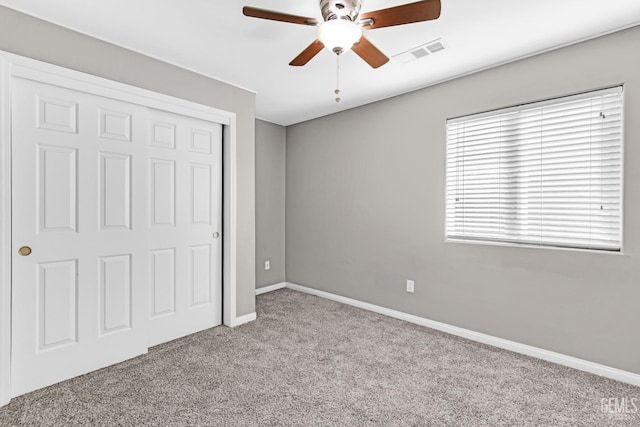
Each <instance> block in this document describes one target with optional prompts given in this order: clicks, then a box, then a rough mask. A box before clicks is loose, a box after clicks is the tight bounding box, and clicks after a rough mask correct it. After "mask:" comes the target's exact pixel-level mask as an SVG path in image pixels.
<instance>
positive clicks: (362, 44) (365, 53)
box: [351, 36, 389, 68]
mask: <svg viewBox="0 0 640 427" xmlns="http://www.w3.org/2000/svg"><path fill="white" fill-rule="evenodd" d="M351 50H353V51H354V52H355V53H356V54H357V55H358V56H359V57H360V58H362V59H364V62H366V63H367V64H369V65H371V67H373V68H378V67H381V66H383V65H384V64H386V63H387V62H389V58H387V56H386V55H385V54H384V53H382V52H380V51H379V50H378V48H377V47H375V46H374V45H372V44H371V42H370V41H369V40H367V39H366V38H365V37H364V36H363V37H361V38H360V41H359V42H358V43H356V44H354V45H353V47H352V48H351Z"/></svg>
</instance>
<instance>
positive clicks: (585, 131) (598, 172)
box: [446, 87, 622, 251]
mask: <svg viewBox="0 0 640 427" xmlns="http://www.w3.org/2000/svg"><path fill="white" fill-rule="evenodd" d="M446 206H447V212H446V234H447V239H448V240H476V241H490V242H507V243H523V244H533V245H545V246H561V247H570V248H588V249H601V250H610V251H619V250H620V248H621V235H622V230H621V229H622V87H616V88H612V89H607V90H601V91H597V92H590V93H585V94H580V95H575V96H570V97H565V98H559V99H554V100H550V101H544V102H538V103H534V104H528V105H522V106H518V107H513V108H508V109H504V110H499V111H491V112H488V113H483V114H477V115H473V116H468V117H461V118H457V119H451V120H448V121H447V202H446Z"/></svg>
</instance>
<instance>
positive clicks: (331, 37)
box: [318, 19, 362, 55]
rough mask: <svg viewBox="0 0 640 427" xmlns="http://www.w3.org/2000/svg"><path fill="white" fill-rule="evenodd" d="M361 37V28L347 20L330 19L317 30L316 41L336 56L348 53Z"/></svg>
mask: <svg viewBox="0 0 640 427" xmlns="http://www.w3.org/2000/svg"><path fill="white" fill-rule="evenodd" d="M361 37H362V28H360V26H359V25H358V24H356V23H355V22H352V21H350V20H348V19H332V20H330V21H326V22H324V23H323V24H321V25H320V28H318V40H320V42H322V44H323V45H324V47H326V48H327V49H329V50H330V51H332V52H334V53H335V54H337V55H340V54H342V53H344V52H347V51H349V50H350V49H351V46H353V45H354V44H356V43H357V42H358V40H360V38H361Z"/></svg>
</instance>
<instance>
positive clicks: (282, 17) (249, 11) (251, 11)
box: [242, 6, 318, 25]
mask: <svg viewBox="0 0 640 427" xmlns="http://www.w3.org/2000/svg"><path fill="white" fill-rule="evenodd" d="M242 13H243V14H244V15H245V16H250V17H252V18H261V19H269V20H271V21H280V22H290V23H292V24H301V25H318V21H317V20H316V19H313V18H305V17H304V16H295V15H287V14H286V13H280V12H274V11H272V10H265V9H256V8H255V7H249V6H245V7H243V8H242Z"/></svg>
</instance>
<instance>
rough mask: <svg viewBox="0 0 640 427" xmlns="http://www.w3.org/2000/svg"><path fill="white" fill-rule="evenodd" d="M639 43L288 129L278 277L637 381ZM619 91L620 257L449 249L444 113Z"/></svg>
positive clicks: (533, 64)
mask: <svg viewBox="0 0 640 427" xmlns="http://www.w3.org/2000/svg"><path fill="white" fill-rule="evenodd" d="M639 41H640V27H636V28H633V29H629V30H626V31H622V32H619V33H616V34H613V35H609V36H606V37H602V38H599V39H595V40H592V41H588V42H584V43H581V44H578V45H574V46H571V47H567V48H563V49H560V50H556V51H553V52H550V53H545V54H542V55H540V56H537V57H532V58H529V59H525V60H522V61H519V62H515V63H511V64H508V65H504V66H501V67H498V68H494V69H491V70H488V71H484V72H480V73H476V74H473V75H470V76H467V77H464V78H460V79H457V80H453V81H450V82H447V83H444V84H441V85H437V86H434V87H431V88H427V89H424V90H420V91H416V92H413V93H410V94H406V95H403V96H399V97H396V98H392V99H389V100H385V101H382V102H377V103H374V104H370V105H367V106H364V107H361V108H357V109H353V110H350V111H346V112H343V113H339V114H336V115H332V116H328V117H324V118H320V119H316V120H312V121H309V122H305V123H301V124H298V125H295V126H291V127H289V128H287V160H286V163H287V177H286V178H287V192H286V217H287V228H286V277H287V281H289V282H293V283H298V284H301V285H306V286H310V287H313V288H316V289H321V290H324V291H328V292H332V293H335V294H339V295H344V296H347V297H351V298H355V299H358V300H361V301H366V302H370V303H373V304H378V305H381V306H384V307H389V308H392V309H396V310H400V311H403V312H407V313H411V314H414V315H418V316H422V317H426V318H429V319H434V320H438V321H442V322H446V323H449V324H452V325H456V326H460V327H463V328H468V329H471V330H474V331H479V332H484V333H487V334H491V335H494V336H498V337H502V338H505V339H509V340H513V341H517V342H521V343H525V344H529V345H533V346H537V347H541V348H544V349H548V350H552V351H556V352H560V353H564V354H568V355H572V356H575V357H579V358H583V359H586V360H590V361H593V362H597V363H602V364H605V365H609V366H613V367H617V368H620V369H624V370H628V371H632V372H635V373H640V332H639V329H638V325H640V309H639V301H640V167H638V165H640V120H639V118H640V71H639V70H640V53H639V52H640V51H639V50H638V42H639ZM620 83H624V84H625V107H626V124H625V132H626V141H625V171H624V179H625V193H624V198H625V199H624V208H625V223H624V254H622V255H620V254H604V253H595V252H587V251H582V252H581V251H574V250H558V249H538V248H532V249H530V248H524V247H500V246H489V245H477V244H476V245H471V244H461V243H445V241H444V235H445V231H444V221H445V218H444V212H445V205H444V204H445V195H444V192H445V189H444V187H445V144H446V141H445V136H446V132H445V121H446V119H447V118H450V117H457V116H461V115H465V114H471V113H477V112H481V111H486V110H491V109H496V108H500V107H507V106H510V105H515V104H520V103H524V102H530V101H536V100H541V99H545V98H550V97H557V96H561V95H566V94H571V93H575V92H581V91H585V90H590V89H598V88H603V87H607V86H611V85H616V84H620ZM406 279H413V280H415V294H408V293H406V292H405V289H404V288H405V281H406Z"/></svg>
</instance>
